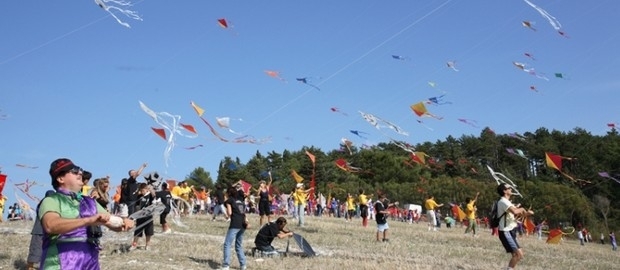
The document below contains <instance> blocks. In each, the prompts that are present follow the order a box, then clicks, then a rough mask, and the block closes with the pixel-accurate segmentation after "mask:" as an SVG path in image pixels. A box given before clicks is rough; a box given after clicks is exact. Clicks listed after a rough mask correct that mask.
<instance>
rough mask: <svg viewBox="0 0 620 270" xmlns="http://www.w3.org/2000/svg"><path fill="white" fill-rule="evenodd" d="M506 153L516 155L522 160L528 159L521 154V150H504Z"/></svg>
mask: <svg viewBox="0 0 620 270" xmlns="http://www.w3.org/2000/svg"><path fill="white" fill-rule="evenodd" d="M506 151H507V152H508V153H510V154H513V155H517V156H519V157H522V158H524V159H528V158H527V156H525V153H523V150H521V149H513V148H506Z"/></svg>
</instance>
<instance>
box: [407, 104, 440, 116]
mask: <svg viewBox="0 0 620 270" xmlns="http://www.w3.org/2000/svg"><path fill="white" fill-rule="evenodd" d="M410 108H411V110H412V111H413V112H414V113H415V114H416V115H417V116H419V117H425V116H428V117H432V118H435V119H438V120H441V119H443V117H439V116H436V115H434V114H432V113H430V112H428V110H427V109H426V106H424V102H418V103H416V104H413V105H411V106H410Z"/></svg>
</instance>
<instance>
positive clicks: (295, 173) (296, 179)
mask: <svg viewBox="0 0 620 270" xmlns="http://www.w3.org/2000/svg"><path fill="white" fill-rule="evenodd" d="M291 176H292V177H293V179H295V182H297V183H301V182H303V181H304V178H303V177H301V175H299V174H298V173H297V172H296V171H295V170H291Z"/></svg>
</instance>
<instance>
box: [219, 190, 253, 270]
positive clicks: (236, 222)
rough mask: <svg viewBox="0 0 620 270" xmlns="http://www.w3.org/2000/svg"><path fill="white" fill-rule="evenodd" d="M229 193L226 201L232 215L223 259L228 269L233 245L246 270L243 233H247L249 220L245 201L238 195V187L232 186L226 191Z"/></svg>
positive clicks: (225, 203) (227, 212)
mask: <svg viewBox="0 0 620 270" xmlns="http://www.w3.org/2000/svg"><path fill="white" fill-rule="evenodd" d="M226 194H227V195H228V199H227V200H226V202H224V205H225V206H226V214H228V216H229V217H230V225H229V226H228V231H227V232H226V238H225V240H224V261H223V267H222V268H223V269H228V268H229V267H230V261H231V259H230V257H231V253H230V248H231V246H232V245H233V242H234V246H235V252H236V253H237V259H239V264H240V266H241V269H242V270H245V267H246V266H245V263H246V262H245V254H244V253H243V234H244V233H245V229H247V228H248V221H247V219H246V217H245V213H244V210H245V203H243V200H241V199H239V198H238V197H237V194H238V192H237V189H235V188H234V187H231V188H229V189H228V191H227V192H226Z"/></svg>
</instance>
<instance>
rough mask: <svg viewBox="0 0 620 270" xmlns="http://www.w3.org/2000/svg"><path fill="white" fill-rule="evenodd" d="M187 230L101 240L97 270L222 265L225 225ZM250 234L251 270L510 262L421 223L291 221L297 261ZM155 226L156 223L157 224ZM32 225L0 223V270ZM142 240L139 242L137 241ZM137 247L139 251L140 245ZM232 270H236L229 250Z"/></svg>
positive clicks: (615, 259) (539, 246) (536, 254)
mask: <svg viewBox="0 0 620 270" xmlns="http://www.w3.org/2000/svg"><path fill="white" fill-rule="evenodd" d="M183 222H184V223H185V224H186V225H187V228H184V227H177V226H173V230H174V232H173V233H170V234H161V233H158V232H159V231H160V229H159V227H158V225H156V232H157V233H156V234H155V236H154V237H153V239H152V242H151V245H150V247H149V249H148V250H143V249H137V250H134V251H131V252H128V253H113V251H114V250H115V248H118V247H119V246H120V244H121V243H130V241H131V240H130V235H129V234H128V233H120V234H116V233H111V232H108V233H106V236H104V239H103V242H104V245H105V249H104V250H103V251H102V253H101V257H100V262H101V267H102V269H132V270H138V269H149V270H152V269H162V270H163V269H217V268H218V267H220V266H221V261H222V243H223V240H224V235H225V233H226V229H227V228H228V224H227V223H226V222H225V221H223V220H221V218H220V219H219V220H218V221H211V220H210V217H206V216H193V217H189V218H185V219H183ZM251 222H252V225H253V226H252V227H251V228H250V229H249V230H248V231H246V233H245V238H244V247H245V250H246V254H247V266H248V269H297V270H301V269H359V270H361V269H424V270H426V269H433V270H437V269H442V270H443V269H504V268H505V267H506V265H507V262H508V260H509V257H510V255H509V254H506V253H505V252H504V251H503V248H502V247H501V244H500V242H499V239H497V237H495V236H491V234H490V231H489V230H485V229H483V230H482V231H481V232H480V234H479V235H480V236H479V237H477V238H473V237H472V236H471V235H464V234H463V232H464V229H462V228H460V226H457V228H452V229H447V228H445V226H444V227H443V228H442V229H441V230H439V231H436V232H429V231H427V227H426V225H425V224H422V223H420V224H407V223H402V222H397V221H392V220H391V221H389V225H390V230H389V231H390V236H389V238H390V241H389V242H376V241H375V224H374V221H372V220H371V221H370V223H369V224H370V225H369V226H368V227H367V228H363V227H362V226H361V221H360V220H359V219H354V220H353V222H351V223H349V222H345V220H344V219H341V218H340V219H336V218H327V217H323V218H316V217H306V224H307V225H306V226H305V227H303V228H299V227H297V225H296V223H295V221H294V220H291V219H289V225H288V227H289V228H290V229H291V230H293V231H294V232H296V233H298V234H300V235H302V236H304V237H305V238H306V239H307V240H308V242H309V243H310V244H311V245H312V247H313V248H314V250H315V251H316V252H317V253H318V254H319V255H318V256H316V257H302V256H299V254H301V250H300V249H299V248H298V247H297V245H296V244H295V242H294V240H292V239H291V240H290V254H289V256H281V257H276V258H254V257H252V256H251V255H250V249H251V248H252V247H253V245H254V244H253V242H254V237H255V235H256V233H257V231H258V216H256V215H252V216H251ZM156 223H157V222H156ZM31 227H32V222H28V221H16V222H4V223H0V243H1V244H0V269H25V259H26V256H27V253H28V243H29V240H30V235H29V232H30V229H31ZM142 241H144V239H142ZM520 243H521V245H522V246H523V247H524V251H525V259H524V260H523V261H521V263H520V264H519V267H518V268H519V269H545V270H547V269H562V270H566V269H576V270H583V269H588V270H595V269H620V253H619V252H614V251H612V250H611V245H609V244H608V243H607V245H601V244H598V243H589V244H586V245H585V246H580V245H579V244H578V243H577V242H576V241H574V240H566V241H564V242H563V243H561V244H559V245H549V244H545V241H539V240H537V239H536V237H534V236H529V237H522V238H520ZM141 244H144V242H142V243H141ZM286 244H287V239H275V240H274V243H273V245H274V246H275V247H276V248H278V249H281V250H284V249H285V247H286ZM231 269H239V262H238V261H237V258H236V255H235V253H234V251H233V260H232V264H231Z"/></svg>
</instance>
